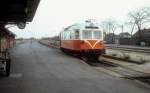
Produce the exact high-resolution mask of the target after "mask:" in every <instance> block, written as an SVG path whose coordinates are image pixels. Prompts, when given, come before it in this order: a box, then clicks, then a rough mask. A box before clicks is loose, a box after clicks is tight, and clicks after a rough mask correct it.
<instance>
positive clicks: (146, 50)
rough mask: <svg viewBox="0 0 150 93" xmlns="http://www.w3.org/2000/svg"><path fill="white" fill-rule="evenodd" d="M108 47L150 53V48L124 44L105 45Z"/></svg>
mask: <svg viewBox="0 0 150 93" xmlns="http://www.w3.org/2000/svg"><path fill="white" fill-rule="evenodd" d="M105 46H106V48H107V49H115V50H123V51H132V52H139V53H150V48H142V47H125V46H124V47H123V46H109V45H105Z"/></svg>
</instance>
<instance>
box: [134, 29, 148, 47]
mask: <svg viewBox="0 0 150 93" xmlns="http://www.w3.org/2000/svg"><path fill="white" fill-rule="evenodd" d="M133 38H134V39H136V42H135V43H136V44H139V43H140V42H141V43H140V44H142V43H143V44H145V45H147V46H150V28H149V29H143V30H141V31H137V32H136V33H135V34H134V35H133Z"/></svg>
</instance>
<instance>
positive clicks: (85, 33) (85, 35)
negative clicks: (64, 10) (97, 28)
mask: <svg viewBox="0 0 150 93" xmlns="http://www.w3.org/2000/svg"><path fill="white" fill-rule="evenodd" d="M83 39H92V32H91V31H83Z"/></svg>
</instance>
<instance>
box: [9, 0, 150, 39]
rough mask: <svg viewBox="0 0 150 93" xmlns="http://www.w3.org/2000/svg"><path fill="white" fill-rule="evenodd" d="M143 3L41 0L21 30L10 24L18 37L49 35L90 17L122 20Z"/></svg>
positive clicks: (146, 3) (149, 0)
mask: <svg viewBox="0 0 150 93" xmlns="http://www.w3.org/2000/svg"><path fill="white" fill-rule="evenodd" d="M145 6H147V7H149V6H150V0H41V2H40V5H39V7H38V9H37V12H36V15H35V17H34V20H33V22H32V23H30V24H29V25H27V27H26V29H24V30H19V29H18V28H17V27H13V28H11V31H13V32H14V33H15V34H16V35H17V37H24V38H28V37H36V38H40V37H51V36H54V35H57V34H58V33H59V32H60V31H61V30H62V28H64V27H66V26H68V25H71V24H73V23H76V22H80V21H84V20H86V19H89V18H90V19H91V18H94V19H97V20H99V21H103V20H105V19H108V18H114V19H116V20H119V21H120V20H121V21H124V20H126V16H127V13H128V12H129V11H132V10H133V9H136V8H139V7H145Z"/></svg>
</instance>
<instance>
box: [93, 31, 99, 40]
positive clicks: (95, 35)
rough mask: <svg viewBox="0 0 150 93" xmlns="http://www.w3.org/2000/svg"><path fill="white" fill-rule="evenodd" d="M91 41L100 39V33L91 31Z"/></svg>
mask: <svg viewBox="0 0 150 93" xmlns="http://www.w3.org/2000/svg"><path fill="white" fill-rule="evenodd" d="M93 39H101V32H100V31H93Z"/></svg>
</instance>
